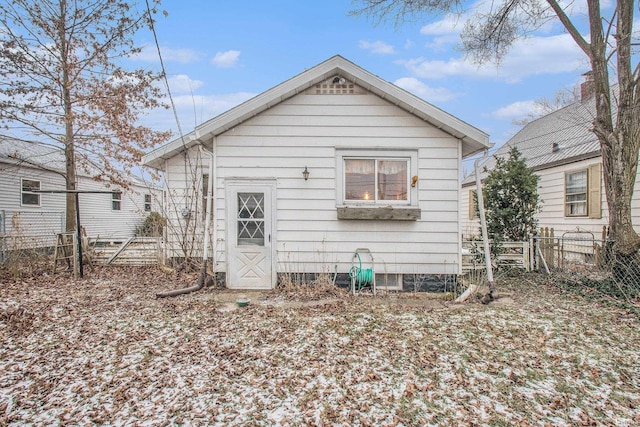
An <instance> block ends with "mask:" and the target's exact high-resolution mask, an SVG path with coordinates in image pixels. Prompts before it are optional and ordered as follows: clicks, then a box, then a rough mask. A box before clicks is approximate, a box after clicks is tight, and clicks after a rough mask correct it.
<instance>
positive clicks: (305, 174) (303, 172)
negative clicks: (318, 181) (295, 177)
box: [302, 166, 309, 181]
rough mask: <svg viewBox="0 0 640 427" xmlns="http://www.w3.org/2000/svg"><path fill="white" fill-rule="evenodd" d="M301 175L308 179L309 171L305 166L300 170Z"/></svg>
mask: <svg viewBox="0 0 640 427" xmlns="http://www.w3.org/2000/svg"><path fill="white" fill-rule="evenodd" d="M302 177H303V178H304V180H305V181H306V180H308V179H309V171H308V170H307V167H306V166H305V167H304V170H303V171H302Z"/></svg>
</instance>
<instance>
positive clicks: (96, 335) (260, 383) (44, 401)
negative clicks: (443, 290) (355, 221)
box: [0, 267, 640, 426]
mask: <svg viewBox="0 0 640 427" xmlns="http://www.w3.org/2000/svg"><path fill="white" fill-rule="evenodd" d="M195 280H196V276H195V275H178V274H169V273H167V272H163V271H160V270H158V269H154V268H124V267H122V268H120V267H119V268H100V269H96V270H93V271H88V272H87V276H86V277H85V278H84V279H83V280H80V281H75V280H73V279H72V278H69V277H64V276H58V277H55V278H52V277H47V276H43V275H40V276H38V277H28V278H22V279H20V280H9V279H2V280H1V281H0V341H1V342H2V347H1V349H0V425H25V424H30V425H62V424H72V425H87V424H108V425H356V426H357V425H360V426H369V425H376V426H378V425H381V426H385V425H386V426H398V425H406V426H408V425H416V426H418V425H421V426H422V425H434V426H435V425H487V426H494V425H496V426H497V425H522V426H528V425H531V426H533V425H536V426H538V425H539V426H546V425H554V426H573V425H616V426H634V425H640V371H639V370H638V369H637V367H638V366H640V355H639V354H640V353H639V352H638V347H637V343H638V342H640V321H639V319H638V317H637V316H635V315H633V314H631V313H629V312H626V311H624V310H621V309H619V308H615V307H611V306H609V305H607V304H604V303H601V302H597V301H595V302H594V301H593V300H586V299H584V298H582V297H579V296H576V295H575V294H572V293H568V292H565V291H562V290H560V289H559V288H557V287H555V286H554V285H553V283H552V282H551V281H549V280H548V279H546V278H541V277H538V276H532V275H528V276H520V277H513V278H510V279H509V281H508V282H507V281H503V282H501V283H498V282H497V283H496V285H497V296H498V298H497V300H496V301H494V302H492V303H490V304H487V305H483V304H480V303H479V302H478V300H477V299H476V298H471V299H470V300H469V302H466V303H462V304H461V303H454V302H452V301H449V300H446V299H444V298H442V297H441V296H439V295H428V294H413V293H404V294H403V293H380V294H379V295H378V296H376V297H375V298H374V297H372V296H370V295H360V296H357V297H353V296H351V295H349V294H348V292H346V290H342V289H336V288H334V287H327V286H324V287H322V286H319V287H316V288H310V287H288V288H286V289H281V290H276V291H269V292H240V291H229V290H221V289H214V288H206V289H203V290H201V291H199V292H196V293H192V294H189V295H183V296H180V297H176V298H163V299H159V298H156V293H157V292H160V291H165V290H168V289H175V288H181V287H185V286H191V285H193V284H194V283H195ZM240 298H248V299H249V300H250V301H249V304H248V305H247V306H246V307H238V305H237V304H236V301H237V300H238V299H240Z"/></svg>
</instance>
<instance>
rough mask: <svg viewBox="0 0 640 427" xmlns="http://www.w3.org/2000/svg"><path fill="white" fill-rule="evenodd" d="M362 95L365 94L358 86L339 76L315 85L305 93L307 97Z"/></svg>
mask: <svg viewBox="0 0 640 427" xmlns="http://www.w3.org/2000/svg"><path fill="white" fill-rule="evenodd" d="M362 93H365V92H364V91H363V90H362V89H361V88H360V87H359V86H357V85H356V84H355V83H353V82H350V81H349V80H347V79H345V78H344V77H342V76H341V75H339V74H338V75H335V76H333V77H330V78H328V79H327V80H325V81H323V82H321V83H317V84H315V85H314V86H312V87H311V88H310V89H309V90H308V91H307V94H309V95H354V94H362Z"/></svg>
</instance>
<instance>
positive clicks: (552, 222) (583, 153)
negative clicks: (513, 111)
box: [462, 81, 640, 239]
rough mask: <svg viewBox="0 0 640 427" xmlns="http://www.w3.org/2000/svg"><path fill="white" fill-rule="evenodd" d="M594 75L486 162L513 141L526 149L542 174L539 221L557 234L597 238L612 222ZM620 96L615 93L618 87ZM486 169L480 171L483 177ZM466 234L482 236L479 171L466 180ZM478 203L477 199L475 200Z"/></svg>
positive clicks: (637, 219)
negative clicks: (574, 96)
mask: <svg viewBox="0 0 640 427" xmlns="http://www.w3.org/2000/svg"><path fill="white" fill-rule="evenodd" d="M590 83H591V82H590V81H586V82H585V83H583V85H582V91H581V92H582V99H581V100H580V101H579V102H575V103H573V104H571V105H568V106H566V107H564V108H561V109H559V110H557V111H554V112H552V113H550V114H547V115H545V116H543V117H540V118H539V119H537V120H534V121H532V122H530V123H528V124H527V125H526V126H524V127H523V128H522V129H521V130H520V131H519V132H518V133H517V134H515V135H514V136H513V137H512V138H511V139H510V140H509V141H507V142H506V143H505V145H504V146H502V147H500V149H499V150H497V151H496V153H495V154H494V156H492V157H490V158H489V159H488V160H487V161H486V162H485V163H484V165H483V168H484V167H486V168H487V170H491V169H493V167H494V166H495V157H496V156H497V157H505V156H507V155H508V152H509V150H510V148H511V147H516V148H517V149H518V150H519V151H520V153H522V156H523V158H524V159H525V161H526V163H527V166H528V167H530V168H532V170H533V171H534V172H535V173H536V174H537V175H538V176H539V177H540V179H539V182H538V194H539V196H540V199H541V200H542V210H541V211H540V213H539V214H538V215H537V219H538V223H539V226H540V227H549V228H553V229H554V232H555V236H562V235H563V234H567V235H569V236H571V237H576V235H582V237H585V238H590V235H593V237H594V238H596V239H598V238H600V237H601V236H602V231H603V226H605V225H608V223H609V212H608V207H607V201H606V194H605V191H604V179H603V176H602V157H601V153H600V144H599V142H598V139H597V138H596V136H595V134H594V133H593V132H591V129H592V127H593V119H594V117H595V104H594V97H593V96H592V91H591V86H590ZM614 96H615V93H614ZM484 175H485V173H484V172H481V177H483V176H484ZM638 180H639V177H638V176H636V186H635V188H636V190H635V191H634V197H633V200H632V220H633V224H634V227H635V228H636V230H638V231H640V196H639V194H638V191H637V189H638V188H640V187H639V185H638ZM462 189H463V191H462V209H463V212H464V216H463V225H462V235H463V238H465V239H466V238H471V237H473V236H476V237H477V236H479V235H480V231H479V221H478V219H477V217H476V215H475V209H474V206H473V205H472V204H470V201H473V192H474V191H475V190H476V181H475V173H471V174H470V175H469V176H467V177H465V178H464V179H463V180H462ZM472 203H473V202H472Z"/></svg>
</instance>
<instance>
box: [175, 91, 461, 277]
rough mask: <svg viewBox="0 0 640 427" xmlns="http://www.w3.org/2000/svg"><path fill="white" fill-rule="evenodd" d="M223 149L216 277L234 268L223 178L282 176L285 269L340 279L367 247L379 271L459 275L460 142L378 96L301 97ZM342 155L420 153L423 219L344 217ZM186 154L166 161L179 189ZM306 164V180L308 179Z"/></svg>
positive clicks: (246, 127)
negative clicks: (340, 211)
mask: <svg viewBox="0 0 640 427" xmlns="http://www.w3.org/2000/svg"><path fill="white" fill-rule="evenodd" d="M215 143H216V155H217V159H216V166H217V183H216V194H217V197H216V198H215V206H216V209H215V214H216V227H215V233H216V236H217V245H216V261H217V266H216V269H217V271H225V268H226V263H225V261H226V259H225V256H224V247H225V244H224V241H223V239H224V238H225V231H226V223H225V200H224V186H225V180H226V179H230V178H244V179H246V178H255V179H260V178H276V180H277V191H276V194H277V200H276V211H277V213H276V226H275V229H276V236H275V238H276V246H275V247H276V254H275V256H276V258H277V259H276V265H277V269H278V271H279V272H321V271H329V272H333V270H334V265H335V264H337V265H338V271H339V272H342V273H344V272H347V270H348V269H349V267H350V266H351V262H352V256H353V253H354V251H355V249H356V248H359V247H366V248H369V249H370V250H371V252H372V253H373V255H374V257H375V259H376V268H375V269H376V272H381V273H384V272H386V273H406V274H413V273H432V274H439V273H458V267H459V266H458V259H459V236H460V226H459V221H458V201H459V185H458V177H459V174H460V166H459V165H460V159H459V147H458V145H459V144H460V142H459V141H458V140H456V139H455V138H452V137H450V136H448V135H447V134H445V133H444V132H442V131H440V130H438V129H436V128H434V127H432V126H430V125H428V124H426V123H425V122H423V121H421V120H419V119H418V118H416V117H414V116H412V115H410V114H409V113H407V112H405V111H403V110H401V109H400V108H397V107H395V106H393V105H391V104H389V103H388V102H387V101H385V100H383V99H381V98H379V97H377V96H375V95H371V94H369V95H305V94H299V95H297V96H295V97H293V98H291V99H289V100H287V101H285V102H283V103H280V104H278V105H276V106H275V107H273V108H271V109H269V110H267V111H265V112H263V113H262V114H260V115H259V116H256V117H254V118H252V119H250V120H248V121H246V122H244V123H243V124H241V125H239V126H237V127H235V128H233V129H230V130H229V131H227V132H226V133H224V134H222V135H220V136H219V137H217V139H216V142H215ZM341 148H349V149H359V148H362V149H385V150H388V149H403V150H407V149H408V150H414V152H416V153H417V158H418V171H417V175H418V177H419V181H418V191H417V192H416V193H417V194H418V195H419V207H420V208H421V210H422V218H421V219H420V220H418V221H371V220H367V221H365V220H338V219H337V209H336V200H337V199H338V197H337V193H336V191H340V189H337V188H336V185H337V177H336V163H337V160H336V150H337V149H341ZM372 153H374V151H371V152H366V151H363V154H372ZM180 157H181V156H176V157H175V158H174V159H175V160H174V159H171V161H170V162H168V179H169V181H168V182H169V183H173V184H175V185H180V184H179V182H180V180H182V179H183V176H182V177H181V176H178V177H177V178H174V177H173V175H174V174H176V172H174V170H175V169H179V165H177V164H176V163H179V162H180V160H179V158H180ZM305 166H306V167H307V168H308V170H309V172H310V178H309V180H308V181H304V180H303V178H302V171H303V169H304V168H305ZM174 168H175V169H174ZM411 173H412V174H413V173H415V172H414V171H411ZM170 188H171V187H170Z"/></svg>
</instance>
